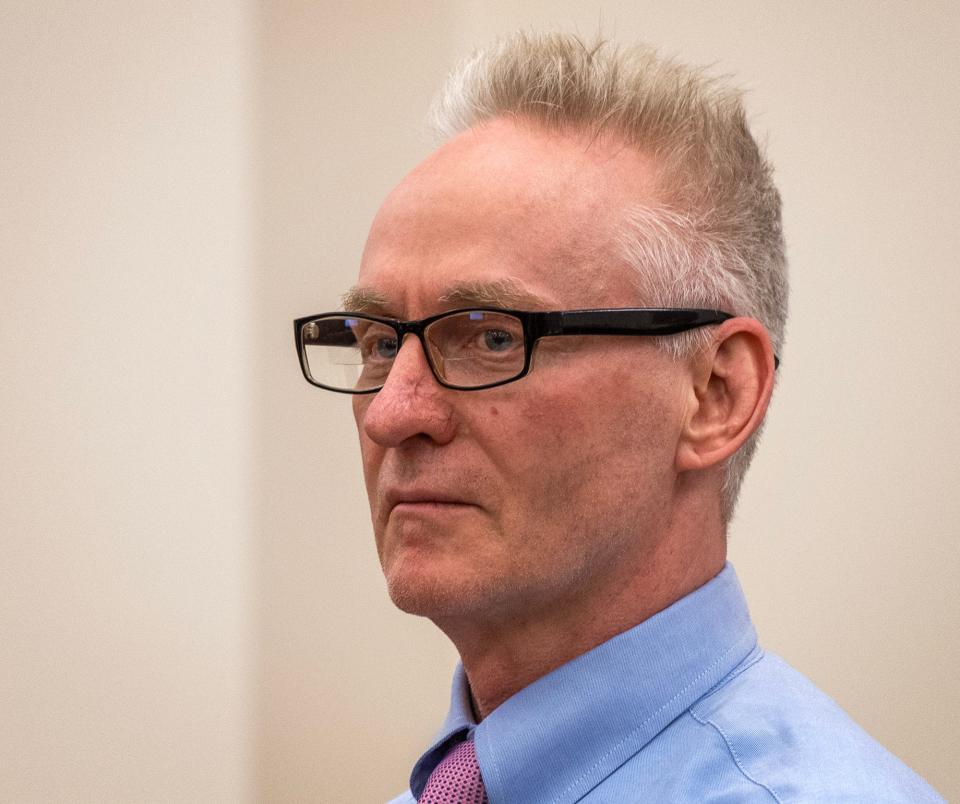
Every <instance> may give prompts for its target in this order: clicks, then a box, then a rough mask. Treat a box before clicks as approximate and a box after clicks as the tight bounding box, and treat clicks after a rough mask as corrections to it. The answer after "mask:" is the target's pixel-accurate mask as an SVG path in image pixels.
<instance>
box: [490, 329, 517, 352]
mask: <svg viewBox="0 0 960 804" xmlns="http://www.w3.org/2000/svg"><path fill="white" fill-rule="evenodd" d="M515 343H516V338H514V337H513V335H512V334H511V333H509V332H506V331H505V330H502V329H488V330H486V331H485V332H484V333H483V345H484V346H486V348H487V349H489V350H490V351H491V352H506V351H507V350H509V349H511V348H513V346H514V344H515Z"/></svg>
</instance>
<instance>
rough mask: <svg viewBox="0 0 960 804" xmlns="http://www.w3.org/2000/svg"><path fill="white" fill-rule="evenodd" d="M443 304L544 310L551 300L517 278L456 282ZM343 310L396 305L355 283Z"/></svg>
mask: <svg viewBox="0 0 960 804" xmlns="http://www.w3.org/2000/svg"><path fill="white" fill-rule="evenodd" d="M437 301H439V302H440V303H441V304H443V305H449V306H450V307H451V308H456V307H501V308H504V309H514V310H544V309H547V308H548V307H549V303H548V302H547V301H546V300H545V299H544V298H542V297H541V296H538V295H536V294H535V293H531V292H530V291H528V290H526V289H525V288H524V287H523V285H522V284H521V283H520V282H518V281H517V280H514V279H510V278H504V279H497V280H493V281H490V282H480V281H474V282H470V281H464V282H454V283H453V284H452V285H451V286H450V288H449V289H448V290H446V291H444V293H442V294H441V295H440V297H439V298H438V299H437ZM341 303H342V305H343V309H344V310H348V311H351V312H356V313H373V314H376V313H380V314H381V315H390V311H391V310H392V309H393V305H392V304H391V303H390V301H389V299H387V297H386V296H385V295H384V294H382V293H380V292H379V291H377V290H375V289H373V288H365V287H360V286H354V287H352V288H350V290H348V291H347V292H346V293H344V294H343V296H342V297H341Z"/></svg>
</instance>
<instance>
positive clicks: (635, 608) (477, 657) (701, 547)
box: [437, 533, 726, 719]
mask: <svg viewBox="0 0 960 804" xmlns="http://www.w3.org/2000/svg"><path fill="white" fill-rule="evenodd" d="M725 556H726V540H725V536H724V535H723V534H722V533H721V534H720V537H719V538H715V539H711V540H709V541H707V540H704V539H702V538H699V539H697V540H695V541H692V540H691V541H689V542H688V543H687V544H683V543H678V541H677V540H674V539H667V540H664V541H663V542H661V543H660V544H659V545H658V546H657V548H656V549H655V550H653V551H652V552H650V553H647V554H645V555H644V556H642V560H640V561H633V562H629V561H624V562H623V563H622V564H621V565H619V566H618V568H617V571H616V573H615V574H614V575H613V576H612V577H611V576H610V575H607V576H605V577H604V578H603V579H602V582H600V581H598V582H596V583H593V584H587V585H584V586H580V587H578V588H577V590H576V593H575V594H572V595H570V596H568V597H566V598H555V599H552V600H550V601H543V602H542V603H540V604H539V605H537V604H533V605H527V606H523V607H514V609H513V610H512V611H511V612H510V613H509V614H506V615H501V616H499V617H491V618H487V619H484V621H482V622H479V623H478V622H476V621H475V620H467V618H462V619H458V620H456V621H443V622H439V621H438V622H437V625H438V626H439V627H440V628H441V629H442V630H443V631H444V632H445V633H446V634H447V636H448V637H449V638H450V639H451V641H453V643H454V645H455V646H456V647H457V650H458V651H459V653H460V658H461V661H462V662H463V666H464V670H465V671H466V674H467V678H468V680H469V682H470V690H471V693H472V695H473V703H474V710H475V712H476V714H477V716H478V718H479V719H482V718H484V717H486V716H487V715H489V714H490V712H492V711H493V710H494V709H496V708H497V707H498V706H499V705H500V704H501V703H503V702H504V701H505V700H506V699H507V698H509V697H511V696H512V695H514V694H516V693H517V692H519V691H520V690H521V689H523V688H524V687H526V686H528V685H529V684H531V683H533V682H534V681H536V680H537V679H538V678H541V677H543V676H545V675H547V674H548V673H550V672H551V671H553V670H555V669H556V668H558V667H560V666H561V665H563V664H566V663H567V662H569V661H571V660H572V659H575V658H576V657H577V656H580V655H581V654H583V653H586V652H587V651H590V650H592V649H593V648H595V647H597V646H598V645H600V644H602V643H603V642H606V641H607V640H609V639H611V638H613V637H614V636H616V635H617V634H621V633H623V632H624V631H627V630H629V629H630V628H633V627H634V626H636V625H639V624H640V623H642V622H643V621H644V620H646V619H648V618H649V617H652V616H653V615H654V614H656V613H657V612H659V611H662V610H663V609H665V608H667V607H668V606H670V605H671V604H673V603H675V602H676V601H677V600H679V599H680V598H682V597H684V596H685V595H687V594H689V593H690V592H692V591H694V590H695V589H698V588H699V587H701V586H703V584H705V583H706V582H707V581H709V580H710V579H711V578H713V577H714V576H715V575H716V574H717V573H718V572H720V570H721V569H722V568H723V564H724V561H725Z"/></svg>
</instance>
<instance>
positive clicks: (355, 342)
mask: <svg viewBox="0 0 960 804" xmlns="http://www.w3.org/2000/svg"><path fill="white" fill-rule="evenodd" d="M302 334H303V348H304V354H305V357H306V363H307V369H308V371H309V373H310V376H311V377H312V378H313V380H314V381H315V382H318V383H320V384H321V385H325V386H327V387H331V388H337V389H341V390H345V391H367V390H372V389H374V388H379V387H381V386H382V385H383V384H384V383H385V382H386V379H387V375H388V374H389V373H390V369H391V368H392V366H393V363H394V360H395V358H396V356H397V352H398V348H399V345H398V343H397V331H396V330H395V329H394V328H393V327H391V326H389V325H387V324H383V323H381V322H379V321H371V320H369V319H366V318H359V317H352V316H350V315H343V316H326V317H324V318H319V319H316V320H314V321H310V322H308V323H306V324H304V326H303V330H302ZM423 336H424V341H425V343H426V348H427V352H428V358H429V362H430V364H431V366H432V368H433V370H434V373H435V374H436V376H437V378H438V379H440V380H441V381H443V382H445V383H448V384H450V385H454V386H457V387H461V388H475V387H478V386H482V385H488V384H491V383H496V382H502V381H504V380H508V379H512V378H513V377H515V376H516V375H518V374H520V373H521V372H522V371H523V366H524V337H523V324H522V322H521V321H520V319H518V318H516V317H515V316H512V315H509V314H507V313H502V312H497V311H490V310H468V311H464V312H459V313H455V314H453V315H448V316H444V317H443V318H439V319H437V320H436V321H434V322H432V323H431V324H430V325H428V326H427V327H426V329H425V330H424V333H423Z"/></svg>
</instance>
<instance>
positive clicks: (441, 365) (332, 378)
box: [293, 308, 733, 394]
mask: <svg viewBox="0 0 960 804" xmlns="http://www.w3.org/2000/svg"><path fill="white" fill-rule="evenodd" d="M732 317H733V316H732V315H730V314H729V313H724V312H720V311H719V310H697V309H659V308H625V309H609V310H565V311H556V312H524V311H521V310H498V309H487V308H469V309H463V310H451V311H450V312H446V313H441V314H440V315H434V316H430V317H429V318H423V319H421V320H419V321H397V320H396V319H393V318H381V317H380V316H374V315H366V314H365V313H350V312H346V313H323V314H321V315H312V316H307V317H305V318H298V319H297V320H296V321H294V322H293V326H294V332H295V335H296V343H297V355H298V356H299V358H300V367H301V368H302V369H303V376H304V377H305V378H306V380H307V382H309V383H311V384H313V385H316V386H317V387H318V388H326V389H327V390H328V391H337V392H339V393H343V394H372V393H374V392H375V391H379V390H380V389H381V388H383V386H384V384H385V383H386V381H387V377H388V376H389V374H390V369H391V368H392V366H393V363H394V361H395V360H396V357H397V354H398V352H399V351H400V347H401V345H402V344H403V340H404V338H405V337H406V336H407V335H416V336H417V337H418V338H419V339H420V343H421V345H422V346H423V353H424V354H425V355H426V358H427V363H428V364H429V366H430V370H431V371H432V372H433V376H434V377H436V379H437V382H438V383H440V385H442V386H444V387H446V388H454V389H456V390H460V391H479V390H481V389H483V388H494V387H495V386H498V385H504V384H505V383H508V382H513V381H514V380H519V379H520V378H521V377H523V376H524V375H526V374H527V373H528V372H529V371H530V359H531V355H532V353H533V347H534V345H535V344H536V342H537V340H538V339H540V338H545V337H553V336H557V335H648V336H649V335H674V334H676V333H678V332H685V331H687V330H690V329H695V328H696V327H703V326H707V325H710V324H719V323H721V322H723V321H726V320H727V319H729V318H732Z"/></svg>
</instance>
